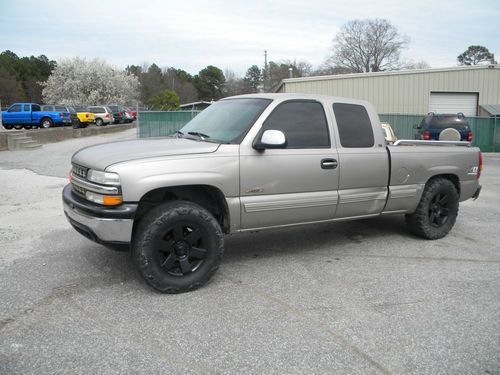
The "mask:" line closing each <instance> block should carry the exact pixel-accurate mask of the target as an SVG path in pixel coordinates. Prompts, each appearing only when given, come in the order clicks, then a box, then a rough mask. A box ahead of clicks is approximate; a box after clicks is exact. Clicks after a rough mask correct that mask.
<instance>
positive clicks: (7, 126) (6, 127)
mask: <svg viewBox="0 0 500 375" xmlns="http://www.w3.org/2000/svg"><path fill="white" fill-rule="evenodd" d="M3 127H4V128H5V130H11V129H12V128H13V127H14V126H13V125H12V124H3Z"/></svg>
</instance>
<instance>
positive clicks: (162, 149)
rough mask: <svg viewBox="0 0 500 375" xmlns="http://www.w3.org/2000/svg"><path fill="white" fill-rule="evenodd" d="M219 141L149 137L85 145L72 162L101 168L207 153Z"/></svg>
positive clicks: (213, 149) (215, 146) (214, 148)
mask: <svg viewBox="0 0 500 375" xmlns="http://www.w3.org/2000/svg"><path fill="white" fill-rule="evenodd" d="M218 147H219V144H218V143H208V142H201V141H195V140H191V139H183V138H148V139H138V140H133V141H121V142H113V143H105V144H101V145H96V146H90V147H86V148H82V149H81V150H80V151H77V152H76V153H75V154H74V155H73V158H72V160H71V161H72V162H73V163H76V164H79V165H82V166H85V167H89V168H95V169H98V170H102V171H103V170H104V169H106V168H107V167H109V166H110V165H112V164H116V163H121V162H124V161H129V160H137V159H145V158H153V157H161V156H172V155H190V154H206V153H210V152H215V151H216V150H217V148H218Z"/></svg>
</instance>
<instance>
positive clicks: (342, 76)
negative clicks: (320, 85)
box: [278, 64, 500, 90]
mask: <svg viewBox="0 0 500 375" xmlns="http://www.w3.org/2000/svg"><path fill="white" fill-rule="evenodd" d="M476 69H500V65H498V64H495V65H492V64H489V65H470V66H455V67H450V68H433V69H406V70H390V71H384V72H370V73H349V74H333V75H326V76H311V77H300V78H286V79H284V80H282V81H281V84H280V85H279V86H278V90H279V89H280V88H281V87H282V86H283V84H285V83H293V82H303V81H321V80H331V79H346V78H365V77H381V76H390V75H405V74H423V73H439V72H450V71H459V70H476Z"/></svg>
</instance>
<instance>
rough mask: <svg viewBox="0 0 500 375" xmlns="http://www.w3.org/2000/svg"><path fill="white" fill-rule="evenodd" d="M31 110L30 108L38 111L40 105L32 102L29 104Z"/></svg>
mask: <svg viewBox="0 0 500 375" xmlns="http://www.w3.org/2000/svg"><path fill="white" fill-rule="evenodd" d="M31 110H32V111H33V112H40V106H39V105H38V104H33V105H32V106H31Z"/></svg>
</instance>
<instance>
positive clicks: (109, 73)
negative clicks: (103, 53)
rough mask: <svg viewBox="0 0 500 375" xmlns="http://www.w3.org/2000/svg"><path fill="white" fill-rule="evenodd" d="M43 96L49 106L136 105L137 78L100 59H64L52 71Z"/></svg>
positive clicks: (137, 94)
mask: <svg viewBox="0 0 500 375" xmlns="http://www.w3.org/2000/svg"><path fill="white" fill-rule="evenodd" d="M42 85H43V86H44V88H43V91H42V94H43V99H44V101H45V102H46V103H58V104H67V105H98V104H128V105H132V104H135V103H137V100H138V98H139V94H140V91H139V81H138V79H137V77H135V76H134V75H131V74H127V73H126V72H124V71H121V70H118V69H115V68H113V67H112V66H111V65H109V64H107V63H106V62H105V61H103V60H100V59H93V60H86V59H84V58H83V59H82V58H79V57H75V58H72V59H64V60H62V61H60V62H59V63H58V65H57V67H56V68H55V69H54V70H53V71H52V74H51V75H50V77H49V79H48V80H47V82H45V83H42Z"/></svg>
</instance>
